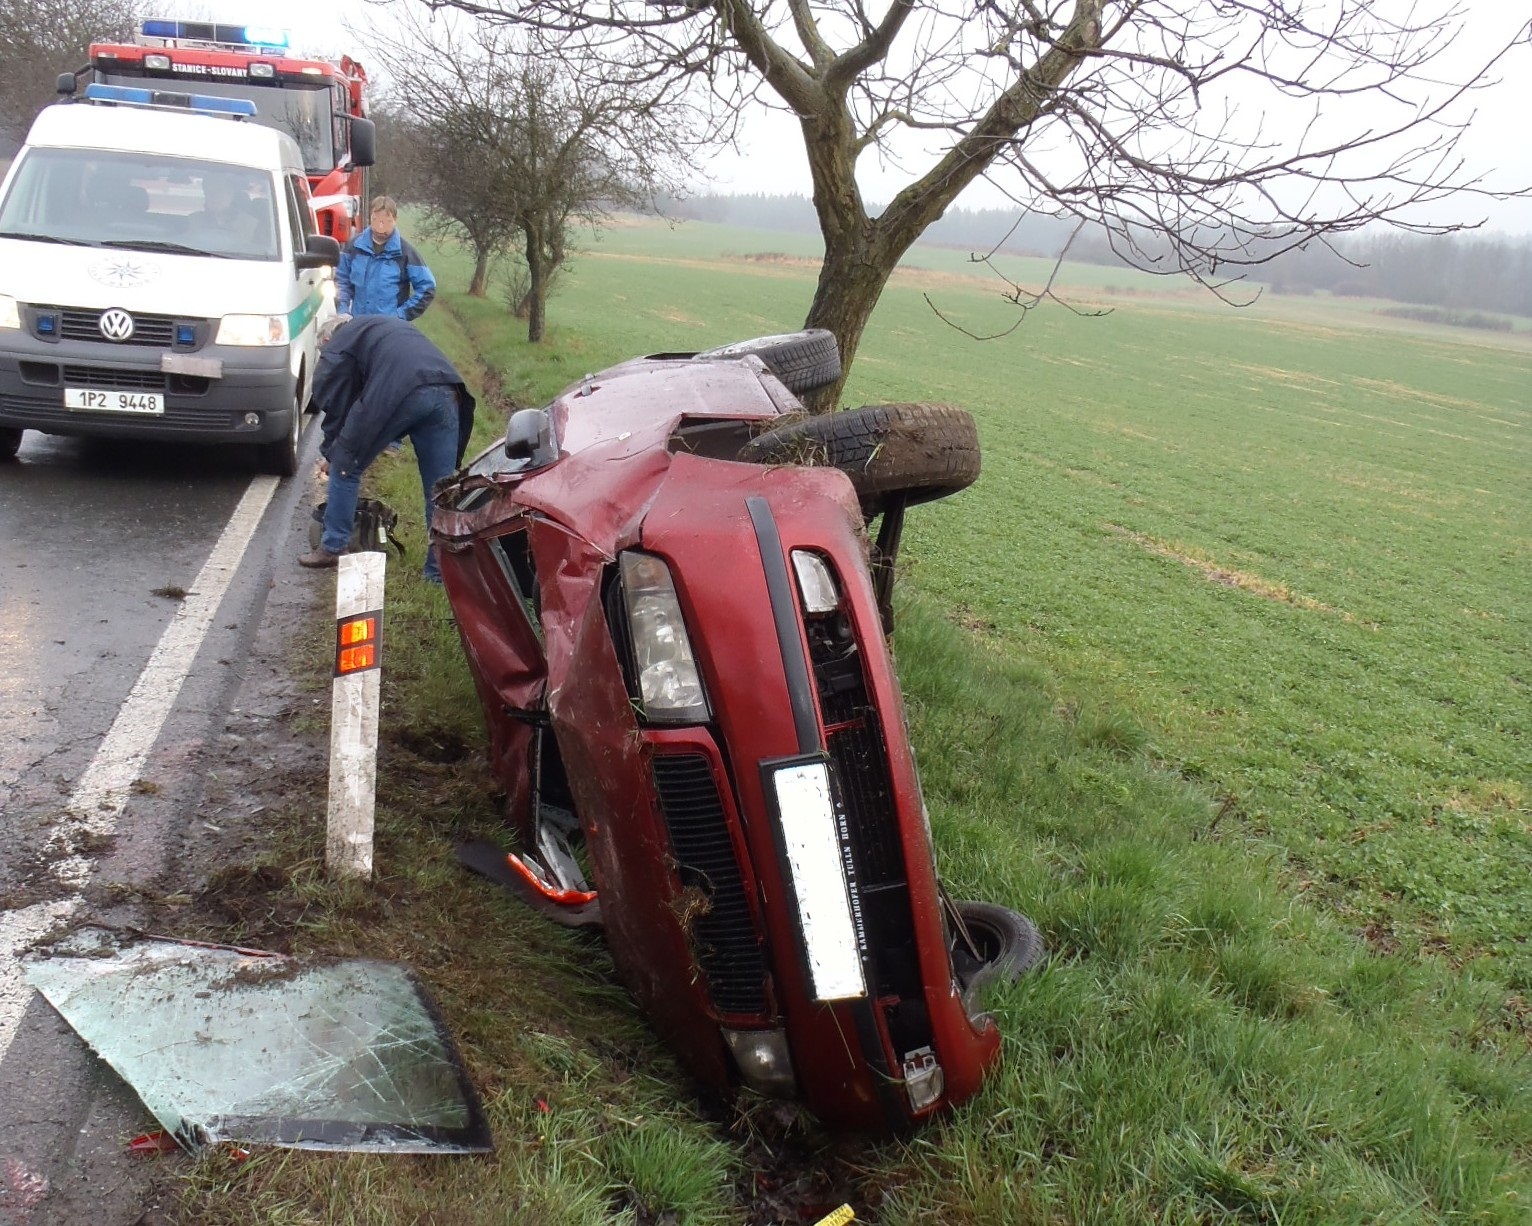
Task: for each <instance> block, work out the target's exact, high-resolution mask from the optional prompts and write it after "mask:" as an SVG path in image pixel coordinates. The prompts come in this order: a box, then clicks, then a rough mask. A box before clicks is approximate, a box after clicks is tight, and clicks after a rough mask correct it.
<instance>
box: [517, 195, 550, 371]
mask: <svg viewBox="0 0 1532 1226" xmlns="http://www.w3.org/2000/svg"><path fill="white" fill-rule="evenodd" d="M523 230H524V232H525V234H526V236H527V299H526V304H527V340H528V341H529V342H531V343H532V344H534V345H535V344H537V342H539V341H541V340H542V339H543V305H544V303H543V300H544V296H545V295H546V293H547V288H548V287H547V278H548V270H547V269H546V268H545V267H544V266H543V241H542V228H541V226H539V225H538V224H537V223H536V222H535V221H534V222H527V223H525V225H524V226H523Z"/></svg>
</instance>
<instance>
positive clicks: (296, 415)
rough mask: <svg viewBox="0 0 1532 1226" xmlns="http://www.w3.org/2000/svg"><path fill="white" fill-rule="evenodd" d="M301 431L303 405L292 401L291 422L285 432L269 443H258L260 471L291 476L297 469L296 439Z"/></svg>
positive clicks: (280, 475)
mask: <svg viewBox="0 0 1532 1226" xmlns="http://www.w3.org/2000/svg"><path fill="white" fill-rule="evenodd" d="M302 433H303V406H302V405H301V404H299V403H298V402H297V400H296V399H295V400H294V402H293V414H292V424H291V425H290V426H289V427H288V430H287V434H286V435H285V436H283V437H282V438H279V439H277V440H276V441H275V442H271V443H259V444H257V446H258V448H259V463H260V467H261V471H262V472H268V473H271V474H273V475H274V476H278V477H291V476H292V475H293V474H294V473H296V472H297V471H298V440H299V437H300V436H301V435H302Z"/></svg>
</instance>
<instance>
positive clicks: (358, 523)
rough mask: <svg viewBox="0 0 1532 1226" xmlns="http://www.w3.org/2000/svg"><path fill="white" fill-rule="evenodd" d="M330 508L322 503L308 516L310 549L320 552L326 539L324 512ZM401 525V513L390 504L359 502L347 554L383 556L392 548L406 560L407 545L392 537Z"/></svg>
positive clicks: (378, 501) (366, 499) (346, 550)
mask: <svg viewBox="0 0 1532 1226" xmlns="http://www.w3.org/2000/svg"><path fill="white" fill-rule="evenodd" d="M328 505H329V504H328V503H325V502H321V503H320V504H319V505H318V506H316V507H315V508H314V510H313V512H312V514H311V515H310V516H309V547H310V548H312V549H318V548H319V543H320V539H321V538H322V537H323V536H324V511H325V507H327V506H328ZM398 523H399V516H398V513H397V512H395V510H394V509H393V507H391V506H389V505H388V503H386V502H383V501H381V500H379V499H377V498H358V499H357V500H356V519H355V520H354V521H352V524H351V539H350V540H349V541H347V542H346V548H345V552H346V553H384V552H386V551H387V550H388V547H389V546H390V545H392V546H393V547H394V548H395V549H397V550H398V551H399V556H400V557H401V558H402V557H403V556H404V542H403V541H401V540H399V538H398V537H396V536H394V535H393V530H394V528H395V526H397V524H398Z"/></svg>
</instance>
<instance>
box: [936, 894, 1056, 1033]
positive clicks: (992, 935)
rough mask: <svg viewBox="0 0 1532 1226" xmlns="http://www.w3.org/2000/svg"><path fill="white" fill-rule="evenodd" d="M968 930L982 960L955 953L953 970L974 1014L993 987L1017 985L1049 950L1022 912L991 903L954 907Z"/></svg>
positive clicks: (1040, 935) (964, 951)
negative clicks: (977, 1003) (976, 1004)
mask: <svg viewBox="0 0 1532 1226" xmlns="http://www.w3.org/2000/svg"><path fill="white" fill-rule="evenodd" d="M953 905H954V906H955V907H956V909H957V912H958V914H959V915H961V916H962V917H963V923H964V924H965V925H966V926H967V928H968V931H969V934H970V935H971V936H972V937H973V939H974V943H975V944H976V945H977V946H978V947H979V952H980V954H981V958H980V959H979V960H977V961H975V960H974V958H973V957H972V955H970V954H969V953H968V952H967V950H964V949H961V946H960V947H959V949H958V950H956V951H955V952H954V955H953V960H952V962H953V970H954V971H955V972H956V974H957V978H958V984H959V985H960V986H961V988H962V993H963V1000H964V1002H965V1003H966V1004H967V1005H968V1009H969V1012H970V1013H971V1012H972V1011H973V1008H974V1002H975V1000H976V998H977V997H978V994H979V993H980V992H981V991H983V990H984V989H985V988H986V987H988V986H989V985H990V984H993V983H1015V982H1016V980H1018V979H1020V978H1021V977H1022V976H1023V975H1025V974H1026V973H1027V972H1028V971H1030V970H1032V969H1033V968H1034V967H1036V966H1037V965H1038V964H1039V963H1041V962H1042V960H1043V955H1044V954H1045V953H1047V947H1046V946H1045V945H1044V944H1043V938H1042V934H1041V933H1039V932H1038V931H1037V925H1035V924H1034V923H1033V922H1032V921H1031V920H1029V919H1028V918H1027V917H1026V916H1025V915H1022V914H1021V913H1020V912H1019V911H1012V910H1011V908H1009V907H1002V906H1000V905H998V904H997V903H991V902H959V903H955V904H953Z"/></svg>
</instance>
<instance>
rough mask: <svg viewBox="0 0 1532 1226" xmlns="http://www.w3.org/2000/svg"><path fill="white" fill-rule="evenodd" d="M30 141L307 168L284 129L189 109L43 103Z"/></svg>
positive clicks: (261, 166)
mask: <svg viewBox="0 0 1532 1226" xmlns="http://www.w3.org/2000/svg"><path fill="white" fill-rule="evenodd" d="M26 143H27V144H28V145H29V146H34V147H44V148H55V149H120V150H123V151H124V152H129V153H151V154H155V155H157V156H161V157H185V158H198V159H207V160H212V161H217V162H225V163H228V164H230V165H233V166H244V167H247V168H249V169H252V170H265V171H272V170H291V171H293V172H295V173H298V174H301V173H302V171H303V159H302V157H301V156H300V154H299V152H298V144H297V142H296V141H294V140H293V138H292V137H290V136H288V135H287V134H286V133H285V132H278V131H276V130H275V129H273V128H265V127H262V126H260V125H259V124H256V123H253V122H250V121H249V120H233V119H229V118H226V117H223V116H218V115H201V114H196V113H193V112H188V111H172V110H154V109H151V108H148V107H138V106H102V105H98V104H93V103H56V104H54V105H53V106H48V107H44V108H43V110H42V112H41V113H40V114H39V115H38V116H37V118H36V120H34V121H33V124H32V130H31V131H30V132H29V133H28V134H27V141H26Z"/></svg>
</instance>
